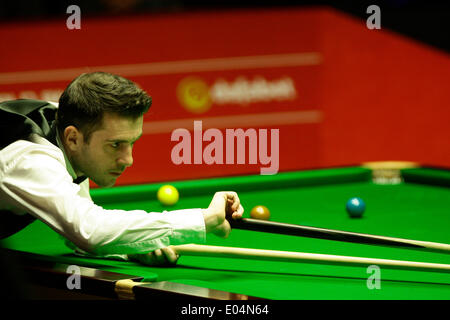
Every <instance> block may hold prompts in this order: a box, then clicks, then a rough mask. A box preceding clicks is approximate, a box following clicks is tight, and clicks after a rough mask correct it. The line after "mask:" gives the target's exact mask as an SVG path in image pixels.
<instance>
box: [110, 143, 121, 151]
mask: <svg viewBox="0 0 450 320" xmlns="http://www.w3.org/2000/svg"><path fill="white" fill-rule="evenodd" d="M111 147H113V148H114V149H117V148H118V147H119V143H118V142H113V143H111Z"/></svg>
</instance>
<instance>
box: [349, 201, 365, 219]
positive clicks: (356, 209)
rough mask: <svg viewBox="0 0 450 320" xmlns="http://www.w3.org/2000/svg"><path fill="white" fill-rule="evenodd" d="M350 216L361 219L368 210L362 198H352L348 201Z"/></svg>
mask: <svg viewBox="0 0 450 320" xmlns="http://www.w3.org/2000/svg"><path fill="white" fill-rule="evenodd" d="M345 208H346V209H347V212H348V214H349V215H350V217H352V218H360V217H362V215H363V213H364V210H366V204H365V203H364V201H363V200H362V199H361V198H357V197H356V198H351V199H350V200H348V201H347V205H346V206H345Z"/></svg>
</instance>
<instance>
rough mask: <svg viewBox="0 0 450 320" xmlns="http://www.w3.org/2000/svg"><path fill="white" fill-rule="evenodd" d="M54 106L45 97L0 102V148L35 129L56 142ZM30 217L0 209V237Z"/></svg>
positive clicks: (26, 223)
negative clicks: (41, 99) (42, 98)
mask: <svg viewBox="0 0 450 320" xmlns="http://www.w3.org/2000/svg"><path fill="white" fill-rule="evenodd" d="M56 110H57V108H56V107H55V106H54V105H52V104H50V103H48V102H47V101H40V100H28V99H20V100H13V101H5V102H1V103H0V150H1V149H3V148H5V147H6V146H8V145H9V144H11V143H13V142H15V141H17V140H20V139H24V140H27V138H28V137H29V135H30V134H32V133H35V134H38V135H39V136H41V137H43V138H45V139H47V140H48V141H50V142H51V143H53V144H54V145H56V146H57V143H56V126H55V116H56ZM35 219H36V218H34V217H33V216H32V215H30V214H25V215H20V216H19V215H17V214H14V213H13V212H10V211H8V210H1V209H0V239H2V238H5V237H8V236H10V235H12V234H14V233H16V232H17V231H19V230H21V229H23V228H25V227H26V226H27V225H29V224H30V223H31V222H33V221H34V220H35Z"/></svg>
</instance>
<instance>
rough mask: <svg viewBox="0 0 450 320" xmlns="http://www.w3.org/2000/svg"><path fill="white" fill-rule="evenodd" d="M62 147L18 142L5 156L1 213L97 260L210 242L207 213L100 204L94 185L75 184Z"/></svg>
mask: <svg viewBox="0 0 450 320" xmlns="http://www.w3.org/2000/svg"><path fill="white" fill-rule="evenodd" d="M58 145H59V148H58V147H57V146H55V145H53V144H51V143H50V142H49V141H47V140H46V139H44V138H42V137H39V136H37V135H32V136H30V139H29V141H25V140H18V141H16V142H14V143H12V144H10V145H8V146H7V147H5V148H4V149H2V150H0V209H10V210H11V211H13V212H15V213H16V214H25V213H29V214H31V215H33V216H34V217H36V218H37V219H39V220H41V221H43V222H44V223H46V224H47V225H48V226H49V227H50V228H52V229H53V230H55V231H56V232H58V233H59V234H61V235H62V236H64V237H65V238H66V239H68V240H69V241H70V242H72V243H73V244H75V245H76V246H77V247H78V248H80V249H82V250H83V251H85V252H88V253H91V254H93V255H97V256H108V255H127V254H140V253H147V252H151V251H153V250H156V249H159V248H164V247H167V246H169V245H177V244H184V243H203V242H204V241H205V237H206V235H205V234H206V232H205V223H204V218H203V210H202V209H186V210H177V211H169V212H167V211H164V212H146V211H143V210H132V211H124V210H106V209H103V208H102V207H100V206H98V205H96V204H94V202H93V201H92V199H91V197H90V195H89V181H88V179H86V180H85V181H84V182H82V183H81V184H80V185H78V184H75V183H73V178H76V175H75V172H74V170H73V169H72V166H71V165H70V162H69V161H68V160H67V157H66V156H65V154H64V152H63V150H64V148H62V147H61V146H62V145H61V141H60V140H59V139H58ZM0 223H1V215H0Z"/></svg>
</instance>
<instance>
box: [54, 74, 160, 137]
mask: <svg viewBox="0 0 450 320" xmlns="http://www.w3.org/2000/svg"><path fill="white" fill-rule="evenodd" d="M151 104H152V98H151V97H150V96H149V95H148V94H147V93H146V92H145V91H144V90H142V89H140V88H139V87H138V86H137V85H136V84H135V83H134V82H132V81H130V80H128V79H125V78H123V77H120V76H118V75H114V74H111V73H107V72H93V73H84V74H82V75H80V76H78V77H77V78H75V79H74V80H73V81H72V82H71V83H70V84H69V85H68V86H67V88H66V89H65V90H64V92H63V93H62V95H61V97H60V98H59V107H58V115H57V122H56V123H57V128H58V130H59V132H60V133H61V134H62V133H63V132H64V129H65V128H66V127H68V126H71V125H72V126H75V127H76V128H77V129H79V130H80V131H81V132H82V133H83V136H84V140H85V142H89V139H90V137H91V134H92V133H93V132H94V131H95V130H97V129H98V128H99V127H101V125H102V120H103V114H104V113H105V112H107V113H114V114H117V115H119V116H123V117H128V118H138V117H140V116H142V115H143V114H144V113H146V112H147V110H148V109H149V108H150V106H151Z"/></svg>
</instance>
